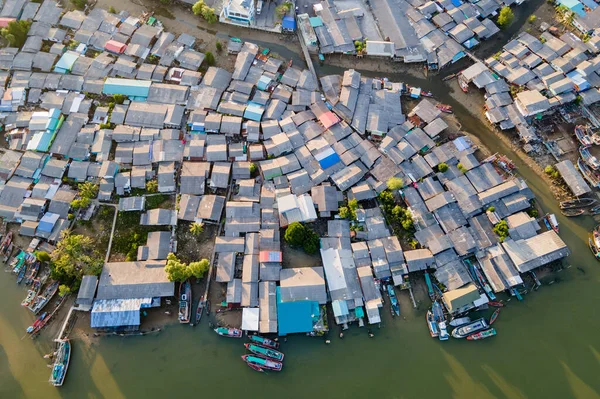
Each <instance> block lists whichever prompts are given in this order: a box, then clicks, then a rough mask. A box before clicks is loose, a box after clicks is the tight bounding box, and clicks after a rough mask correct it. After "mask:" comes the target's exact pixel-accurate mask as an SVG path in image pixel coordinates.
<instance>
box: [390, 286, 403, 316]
mask: <svg viewBox="0 0 600 399" xmlns="http://www.w3.org/2000/svg"><path fill="white" fill-rule="evenodd" d="M387 293H388V296H389V297H390V304H391V308H392V316H394V315H395V316H400V305H399V304H398V298H397V297H396V291H395V290H394V286H393V285H392V284H388V285H387Z"/></svg>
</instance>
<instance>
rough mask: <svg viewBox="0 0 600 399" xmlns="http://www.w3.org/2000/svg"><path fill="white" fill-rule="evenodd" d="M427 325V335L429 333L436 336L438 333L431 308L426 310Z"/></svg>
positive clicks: (433, 336)
mask: <svg viewBox="0 0 600 399" xmlns="http://www.w3.org/2000/svg"><path fill="white" fill-rule="evenodd" d="M427 327H428V328H429V335H431V338H437V337H438V336H439V335H440V333H439V331H438V326H437V323H436V322H435V319H434V318H433V312H432V311H431V310H428V311H427Z"/></svg>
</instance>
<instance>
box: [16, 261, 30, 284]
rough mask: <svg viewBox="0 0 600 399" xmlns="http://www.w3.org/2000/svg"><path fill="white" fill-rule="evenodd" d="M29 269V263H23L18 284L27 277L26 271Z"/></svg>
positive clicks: (18, 276) (18, 275)
mask: <svg viewBox="0 0 600 399" xmlns="http://www.w3.org/2000/svg"><path fill="white" fill-rule="evenodd" d="M28 269H29V265H27V264H26V263H24V264H23V265H21V268H20V269H19V274H17V284H21V283H22V282H23V279H24V278H25V273H27V270H28Z"/></svg>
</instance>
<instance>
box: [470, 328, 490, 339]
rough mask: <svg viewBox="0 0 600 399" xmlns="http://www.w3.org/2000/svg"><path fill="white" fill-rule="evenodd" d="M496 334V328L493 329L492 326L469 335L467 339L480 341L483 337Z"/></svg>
mask: <svg viewBox="0 0 600 399" xmlns="http://www.w3.org/2000/svg"><path fill="white" fill-rule="evenodd" d="M494 335H496V330H495V329H493V328H490V329H487V330H484V331H480V332H478V333H475V334H471V335H469V336H468V337H467V340H469V341H479V340H482V339H486V338H490V337H493V336H494Z"/></svg>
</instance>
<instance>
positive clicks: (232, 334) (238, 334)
mask: <svg viewBox="0 0 600 399" xmlns="http://www.w3.org/2000/svg"><path fill="white" fill-rule="evenodd" d="M215 332H216V333H217V334H219V335H220V336H222V337H229V338H242V330H240V329H238V328H227V327H217V328H215Z"/></svg>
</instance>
